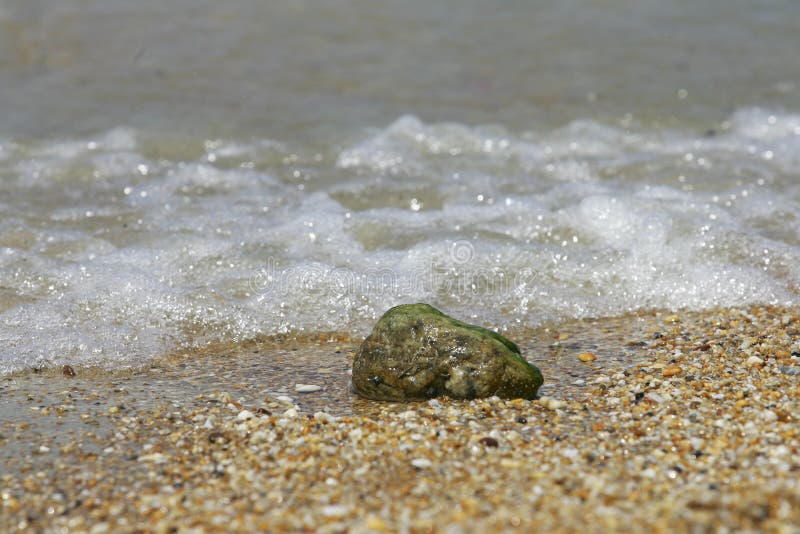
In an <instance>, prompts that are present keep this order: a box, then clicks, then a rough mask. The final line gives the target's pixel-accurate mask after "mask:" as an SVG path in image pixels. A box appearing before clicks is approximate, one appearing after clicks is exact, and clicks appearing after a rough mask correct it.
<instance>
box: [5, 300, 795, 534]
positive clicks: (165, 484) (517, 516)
mask: <svg viewBox="0 0 800 534" xmlns="http://www.w3.org/2000/svg"><path fill="white" fill-rule="evenodd" d="M509 336H510V337H511V338H512V339H514V340H515V341H518V342H519V344H520V346H521V348H522V350H523V354H524V355H525V356H526V357H527V358H528V359H529V360H531V361H532V362H534V363H536V364H537V365H538V366H539V367H540V368H541V369H542V372H543V374H544V376H545V380H546V385H545V387H543V389H542V392H541V393H542V395H543V396H542V398H541V399H539V400H536V401H519V400H517V401H504V400H499V399H486V400H479V401H471V402H463V401H450V400H447V399H440V400H436V401H431V402H427V403H409V404H399V403H375V402H370V401H365V400H361V399H358V398H356V397H354V396H353V394H352V393H351V392H350V389H349V374H348V372H349V368H350V362H351V358H352V352H353V351H354V350H355V348H356V346H357V344H358V340H355V339H351V338H349V337H348V336H346V335H343V334H335V333H334V334H318V335H314V336H305V337H303V338H291V339H290V338H285V339H265V340H260V341H253V342H250V343H246V344H240V345H235V346H216V347H210V348H208V349H205V350H203V351H198V352H194V353H191V354H174V355H171V356H170V357H168V358H164V359H163V360H162V361H160V362H158V363H156V364H155V365H154V366H152V367H151V368H148V369H143V370H138V371H129V372H118V373H106V372H100V371H95V370H90V369H77V370H76V374H77V376H75V377H66V376H62V375H61V373H60V372H59V370H43V371H40V372H26V373H19V374H16V375H13V376H9V377H4V378H2V379H0V399H2V402H0V461H2V464H3V466H4V469H3V471H2V474H0V530H3V531H6V530H8V531H18V530H19V531H31V532H37V531H42V530H45V531H47V530H58V529H61V528H66V529H67V530H68V531H75V532H80V531H92V532H105V531H108V532H120V531H122V532H124V531H146V532H147V531H153V532H169V531H191V530H193V529H196V530H199V531H220V532H222V531H229V530H233V531H242V532H245V531H320V532H341V531H349V532H396V531H405V532H453V533H454V532H473V531H488V530H489V529H491V530H493V531H495V530H504V529H505V530H517V529H518V530H520V531H530V530H531V529H532V528H537V529H546V530H548V531H575V530H583V531H592V532H593V531H598V532H599V531H608V530H613V531H626V530H627V531H633V530H635V531H645V530H657V531H658V530H661V531H666V530H675V529H679V530H687V529H688V530H697V531H707V530H714V531H716V530H718V529H720V528H727V529H730V530H742V529H752V530H766V531H786V532H797V531H798V527H797V526H796V525H799V524H800V483H798V482H797V480H798V479H800V435H799V434H800V430H798V427H797V420H796V417H797V415H796V414H800V406H799V405H798V404H800V400H799V398H800V310H798V309H777V308H750V309H746V310H739V309H731V310H720V311H713V312H704V313H678V314H673V313H658V312H653V313H646V314H637V315H630V316H624V317H617V318H610V319H598V320H582V321H569V322H564V323H560V324H554V325H546V326H543V327H541V328H539V329H536V330H530V331H520V332H511V333H509ZM585 352H591V353H593V354H595V355H596V359H595V360H594V361H591V362H582V361H581V360H580V359H579V358H578V355H579V354H581V353H585ZM297 384H310V385H315V386H319V387H320V388H321V389H319V390H317V391H312V392H307V393H301V392H298V391H296V385H297Z"/></svg>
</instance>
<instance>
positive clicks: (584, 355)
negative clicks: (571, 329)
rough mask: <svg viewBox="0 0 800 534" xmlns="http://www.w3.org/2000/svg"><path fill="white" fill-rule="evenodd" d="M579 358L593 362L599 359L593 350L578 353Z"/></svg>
mask: <svg viewBox="0 0 800 534" xmlns="http://www.w3.org/2000/svg"><path fill="white" fill-rule="evenodd" d="M578 359H579V360H580V361H582V362H593V361H595V360H596V359H597V356H595V355H594V354H593V353H591V352H581V353H580V354H578Z"/></svg>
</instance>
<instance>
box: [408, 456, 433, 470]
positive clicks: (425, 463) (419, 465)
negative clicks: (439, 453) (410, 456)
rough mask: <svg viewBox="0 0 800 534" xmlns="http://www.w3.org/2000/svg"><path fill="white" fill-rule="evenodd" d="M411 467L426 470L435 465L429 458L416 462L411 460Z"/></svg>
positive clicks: (418, 459) (417, 459) (416, 459)
mask: <svg viewBox="0 0 800 534" xmlns="http://www.w3.org/2000/svg"><path fill="white" fill-rule="evenodd" d="M411 465H413V466H414V467H416V468H417V469H425V468H428V467H430V466H431V465H433V463H432V462H431V461H430V460H428V459H427V458H415V459H414V460H411Z"/></svg>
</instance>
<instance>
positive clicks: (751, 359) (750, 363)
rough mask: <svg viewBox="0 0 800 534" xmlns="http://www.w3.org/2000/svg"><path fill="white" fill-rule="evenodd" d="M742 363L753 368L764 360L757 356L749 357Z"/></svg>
mask: <svg viewBox="0 0 800 534" xmlns="http://www.w3.org/2000/svg"><path fill="white" fill-rule="evenodd" d="M744 363H745V365H746V366H747V367H755V366H756V365H761V364H762V363H764V360H762V359H761V358H759V357H758V356H750V357H749V358H747V361H746V362H744Z"/></svg>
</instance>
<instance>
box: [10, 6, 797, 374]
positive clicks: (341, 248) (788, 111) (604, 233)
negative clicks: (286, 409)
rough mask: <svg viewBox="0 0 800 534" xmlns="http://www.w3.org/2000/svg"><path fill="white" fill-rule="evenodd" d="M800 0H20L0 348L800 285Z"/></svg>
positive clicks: (782, 296) (775, 294) (79, 361)
mask: <svg viewBox="0 0 800 534" xmlns="http://www.w3.org/2000/svg"><path fill="white" fill-rule="evenodd" d="M798 20H800V7H798V6H797V4H795V3H791V2H768V3H766V5H760V6H759V7H758V8H754V7H751V6H750V4H749V3H745V2H726V3H725V5H717V6H714V7H710V6H696V5H694V4H689V3H686V2H680V1H677V0H676V1H672V2H645V3H639V4H637V6H636V7H635V8H631V6H629V5H627V3H625V2H621V1H612V2H605V3H596V2H581V1H570V2H566V3H563V2H562V3H558V5H549V4H544V3H541V4H540V3H536V2H511V3H508V4H504V6H503V9H497V6H493V5H484V4H483V3H479V2H474V3H463V2H459V3H458V4H456V3H455V2H445V1H442V2H436V3H433V4H431V3H422V2H406V3H402V4H397V3H389V2H356V1H350V2H336V3H333V2H310V1H309V2H306V1H301V0H298V1H293V2H285V3H279V4H277V3H267V4H265V3H262V2H245V1H239V2H230V3H224V4H219V3H212V2H196V1H192V2H188V1H183V0H181V1H176V2H171V3H170V4H169V5H162V4H160V3H156V2H137V3H136V5H135V6H134V5H132V4H130V3H127V2H121V1H111V2H78V1H72V0H65V1H64V2H60V3H59V4H58V6H52V5H48V3H45V2H27V1H26V2H22V1H13V0H12V1H10V2H5V3H4V4H3V6H2V7H0V76H2V82H3V85H4V87H5V89H4V90H3V91H0V109H3V110H4V113H3V116H2V118H0V373H8V372H12V371H15V370H18V369H22V368H26V367H40V366H47V365H53V364H62V363H70V364H72V365H77V366H82V365H101V366H105V367H108V368H111V369H119V368H125V367H130V366H139V365H142V364H144V363H146V362H148V361H150V359H151V358H152V357H154V356H157V355H161V354H164V353H168V352H172V351H174V350H176V349H177V348H180V347H187V346H197V345H203V344H205V343H207V342H215V341H223V342H233V343H236V342H241V341H242V340H246V339H250V338H253V337H257V336H260V335H269V334H274V333H282V332H298V331H312V332H313V331H328V330H339V331H341V330H347V331H351V332H353V333H354V334H355V335H360V334H363V333H365V332H366V331H367V330H368V329H369V327H370V325H371V323H372V321H374V320H375V319H376V318H377V317H378V316H379V315H380V314H381V313H382V312H383V311H384V310H385V309H386V308H388V307H389V306H392V305H395V304H398V303H402V302H413V301H427V302H431V303H433V304H435V305H437V306H440V307H442V308H443V309H444V310H445V311H448V312H450V313H452V314H454V315H456V316H458V317H459V318H462V319H465V320H471V321H475V322H481V323H485V324H488V325H490V326H494V327H496V328H500V329H518V328H529V327H536V326H538V325H541V324H543V323H545V322H548V321H558V320H565V319H566V320H568V319H571V318H584V317H597V316H615V315H620V314H624V313H627V312H630V311H636V310H646V309H654V308H666V309H682V308H686V309H705V308H711V307H718V306H741V305H747V304H752V303H770V304H781V305H796V304H797V303H798V297H799V295H800V261H798V260H800V237H798V236H800V222H799V221H798V219H797V213H798V208H800V181H798V177H800V156H798V154H800V64H798V62H797V61H796V58H795V55H796V50H797V45H798V44H800V43H798V39H797V35H798V30H799V29H800V28H798V22H797V21H798Z"/></svg>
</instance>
